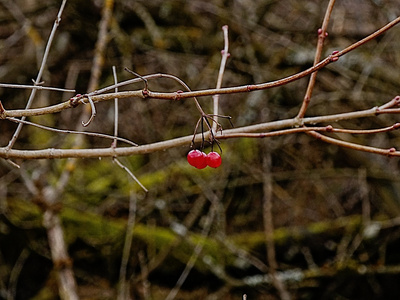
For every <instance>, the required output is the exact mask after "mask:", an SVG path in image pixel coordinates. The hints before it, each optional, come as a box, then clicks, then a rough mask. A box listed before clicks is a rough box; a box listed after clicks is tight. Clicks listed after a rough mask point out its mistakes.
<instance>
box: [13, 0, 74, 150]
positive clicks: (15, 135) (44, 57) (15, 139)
mask: <svg viewBox="0 0 400 300" xmlns="http://www.w3.org/2000/svg"><path fill="white" fill-rule="evenodd" d="M66 3H67V0H63V1H62V3H61V7H60V9H59V11H58V14H57V17H56V19H55V21H54V24H53V28H52V29H51V32H50V36H49V39H48V40H47V45H46V49H45V51H44V54H43V58H42V63H41V65H40V69H39V72H38V74H37V76H36V80H34V85H38V83H39V82H40V81H41V79H42V75H43V72H44V69H45V66H46V63H47V58H48V56H49V53H50V48H51V45H52V43H53V40H54V36H55V34H56V31H57V28H58V25H59V24H60V21H61V15H62V13H63V11H64V7H65V5H66ZM36 91H37V89H32V92H31V94H30V96H29V99H28V102H27V104H26V106H25V109H29V108H30V107H31V105H32V102H33V99H34V98H35V95H36ZM22 120H25V117H22ZM22 126H23V124H22V123H20V124H18V127H17V129H16V130H15V132H14V135H13V136H12V137H11V140H10V141H9V143H8V145H7V149H11V148H12V147H13V146H14V144H15V142H16V141H17V138H18V136H19V134H20V132H21V130H22Z"/></svg>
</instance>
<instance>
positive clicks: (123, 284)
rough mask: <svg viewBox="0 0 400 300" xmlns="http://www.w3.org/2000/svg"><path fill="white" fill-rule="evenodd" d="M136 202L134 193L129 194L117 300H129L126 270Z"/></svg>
mask: <svg viewBox="0 0 400 300" xmlns="http://www.w3.org/2000/svg"><path fill="white" fill-rule="evenodd" d="M136 202H137V199H136V195H135V194H134V192H131V196H130V199H129V216H128V224H127V226H126V235H125V243H124V249H123V252H122V259H121V267H120V269H119V287H118V298H117V299H118V300H125V299H129V297H128V295H127V291H128V288H129V286H127V280H126V269H127V266H128V261H129V256H130V252H131V247H132V240H133V229H134V227H135V220H136Z"/></svg>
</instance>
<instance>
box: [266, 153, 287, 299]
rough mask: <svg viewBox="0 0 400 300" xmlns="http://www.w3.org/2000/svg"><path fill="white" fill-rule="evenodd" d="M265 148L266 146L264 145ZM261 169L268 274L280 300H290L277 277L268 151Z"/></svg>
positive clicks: (269, 156) (269, 155) (269, 154)
mask: <svg viewBox="0 0 400 300" xmlns="http://www.w3.org/2000/svg"><path fill="white" fill-rule="evenodd" d="M264 147H265V148H266V147H267V146H266V145H264ZM263 152H264V153H265V154H264V156H263V161H262V168H263V194H264V195H263V219H264V233H265V242H266V246H267V260H268V265H269V273H270V275H271V278H272V284H273V285H274V286H275V288H276V289H277V291H278V293H279V296H280V299H282V300H290V299H291V297H290V294H289V292H288V291H287V289H286V287H285V284H284V283H283V281H282V280H280V278H279V277H278V276H277V274H276V269H277V268H278V263H277V261H276V255H275V243H274V222H273V218H272V178H271V153H270V151H269V149H265V151H263Z"/></svg>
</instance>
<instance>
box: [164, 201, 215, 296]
mask: <svg viewBox="0 0 400 300" xmlns="http://www.w3.org/2000/svg"><path fill="white" fill-rule="evenodd" d="M216 209H217V208H216V207H214V205H212V206H211V207H210V212H209V214H208V216H207V222H206V224H205V225H204V228H203V231H202V233H201V236H202V237H203V238H206V237H207V236H208V234H209V232H210V229H211V225H212V223H213V221H214V217H215V213H216ZM204 243H205V241H200V242H198V243H197V245H196V247H195V248H194V250H193V253H192V256H191V257H190V259H189V261H188V262H187V264H186V267H185V269H184V270H183V272H182V274H181V276H180V277H179V279H178V281H177V282H176V284H175V286H174V288H173V289H172V290H171V291H170V292H169V294H168V296H167V298H165V299H166V300H173V299H175V297H176V295H177V294H178V292H179V290H180V288H181V286H182V285H183V283H184V282H185V280H186V278H187V277H188V275H189V273H190V271H191V270H192V268H193V266H194V264H195V263H196V261H197V258H198V257H199V255H200V253H201V251H202V250H203V247H204Z"/></svg>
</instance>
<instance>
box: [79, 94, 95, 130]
mask: <svg viewBox="0 0 400 300" xmlns="http://www.w3.org/2000/svg"><path fill="white" fill-rule="evenodd" d="M87 99H88V100H89V103H90V108H91V110H92V113H91V115H90V118H89V120H88V121H87V122H83V121H82V126H84V127H86V126H88V125H89V124H90V123H91V122H92V121H93V119H94V117H95V116H96V107H95V106H94V102H93V100H92V97H90V96H89V95H87Z"/></svg>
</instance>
